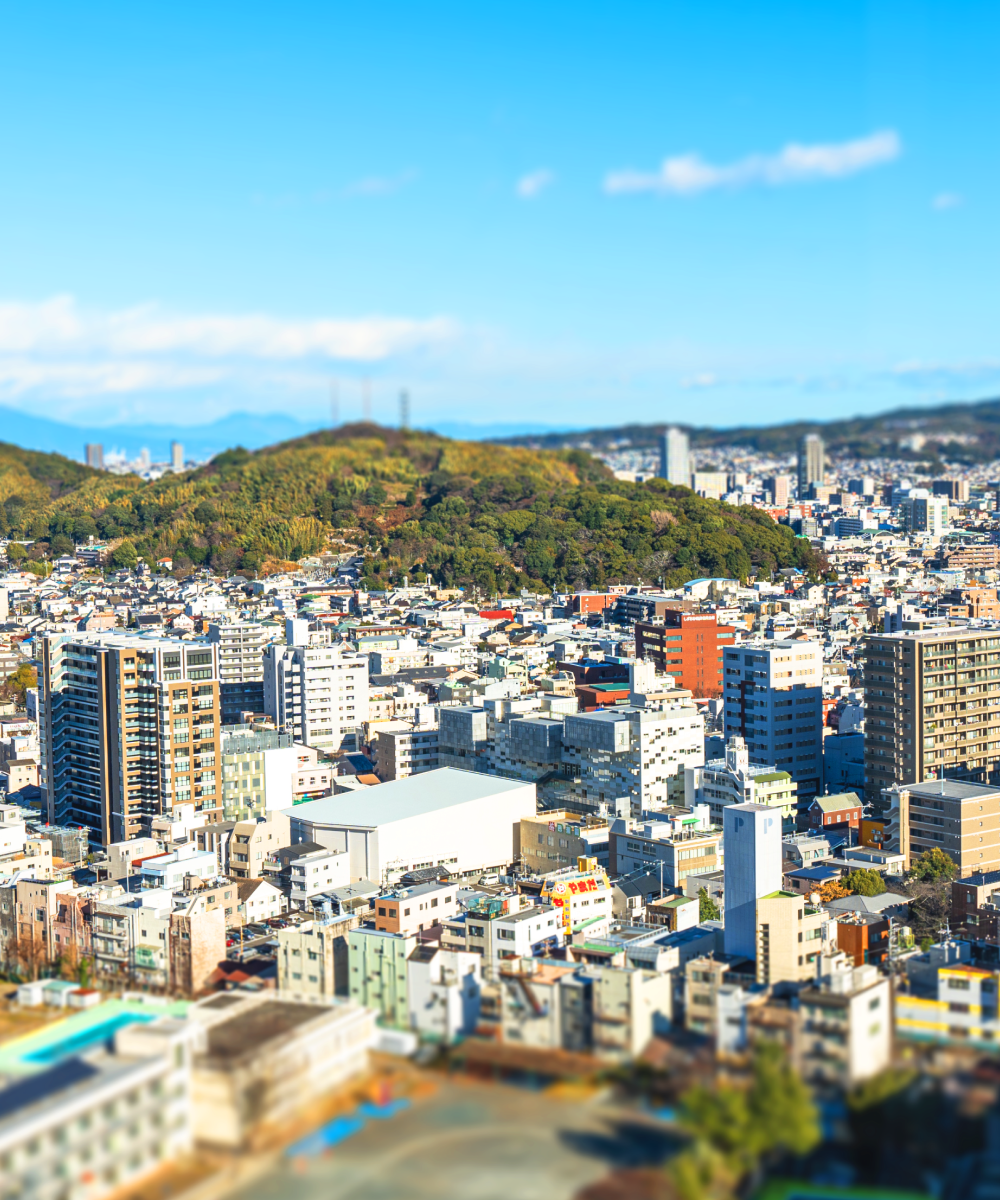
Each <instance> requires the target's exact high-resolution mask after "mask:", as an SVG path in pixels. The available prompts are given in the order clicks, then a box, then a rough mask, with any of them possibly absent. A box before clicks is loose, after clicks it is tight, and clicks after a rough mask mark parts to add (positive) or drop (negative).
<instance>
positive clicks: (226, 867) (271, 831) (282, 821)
mask: <svg viewBox="0 0 1000 1200" xmlns="http://www.w3.org/2000/svg"><path fill="white" fill-rule="evenodd" d="M290 836H291V835H290V834H289V821H288V814H287V813H284V812H281V811H280V810H278V809H274V810H272V811H271V812H269V813H267V814H266V815H264V816H260V817H251V818H250V819H249V820H246V821H220V822H218V823H217V824H214V825H207V826H205V828H204V829H199V830H198V831H197V839H198V849H199V850H213V851H214V852H215V856H216V861H217V862H218V865H219V874H220V875H228V876H229V877H231V878H232V879H236V880H244V879H260V878H262V877H263V875H264V864H265V863H266V862H267V859H268V856H269V855H271V854H273V853H274V852H275V851H276V850H278V849H280V848H281V847H282V846H287V845H289V843H290Z"/></svg>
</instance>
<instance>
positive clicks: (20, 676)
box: [0, 663, 38, 706]
mask: <svg viewBox="0 0 1000 1200" xmlns="http://www.w3.org/2000/svg"><path fill="white" fill-rule="evenodd" d="M36 687H38V672H37V671H36V670H35V668H34V667H33V666H32V665H31V664H30V663H21V665H20V666H19V667H18V668H17V670H16V671H13V672H11V674H10V675H8V676H7V679H6V681H5V682H4V684H3V687H2V688H0V691H2V692H3V693H4V695H5V696H7V697H8V698H10V699H13V700H16V701H17V703H18V704H19V705H22V706H23V704H24V694H25V692H26V691H27V690H28V688H36Z"/></svg>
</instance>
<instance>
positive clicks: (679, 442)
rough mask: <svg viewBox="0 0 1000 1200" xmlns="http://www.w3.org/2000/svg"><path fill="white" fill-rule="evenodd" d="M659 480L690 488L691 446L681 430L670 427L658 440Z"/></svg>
mask: <svg viewBox="0 0 1000 1200" xmlns="http://www.w3.org/2000/svg"><path fill="white" fill-rule="evenodd" d="M660 478H661V479H665V480H667V482H668V483H676V484H679V485H680V486H681V487H690V486H691V445H690V442H689V441H688V435H687V434H686V433H685V432H684V430H683V429H677V428H676V426H671V427H670V428H669V429H666V430H664V432H663V436H662V437H661V438H660Z"/></svg>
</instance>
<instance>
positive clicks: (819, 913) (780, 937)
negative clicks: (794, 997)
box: [757, 892, 830, 984]
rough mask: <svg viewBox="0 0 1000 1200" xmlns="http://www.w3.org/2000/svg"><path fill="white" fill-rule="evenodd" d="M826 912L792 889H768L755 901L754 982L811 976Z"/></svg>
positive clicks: (818, 952)
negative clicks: (766, 894)
mask: <svg viewBox="0 0 1000 1200" xmlns="http://www.w3.org/2000/svg"><path fill="white" fill-rule="evenodd" d="M829 919H830V918H829V916H828V915H827V913H826V912H824V911H823V910H822V909H817V908H812V907H811V906H810V905H808V904H807V903H806V902H805V899H804V898H803V897H802V896H799V895H797V894H796V893H795V892H772V893H771V894H770V895H769V896H761V897H760V899H759V900H758V901H757V982H758V983H763V984H768V983H789V982H804V981H806V980H809V979H812V978H814V976H815V974H816V961H817V959H818V958H819V956H820V954H821V953H822V949H823V931H824V927H825V926H826V924H827V923H828V921H829Z"/></svg>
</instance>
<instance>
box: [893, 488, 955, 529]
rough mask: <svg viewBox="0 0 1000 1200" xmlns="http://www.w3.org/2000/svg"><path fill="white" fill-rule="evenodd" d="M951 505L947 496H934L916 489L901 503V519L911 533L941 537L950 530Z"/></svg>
mask: <svg viewBox="0 0 1000 1200" xmlns="http://www.w3.org/2000/svg"><path fill="white" fill-rule="evenodd" d="M949 504H950V501H949V500H948V497H947V496H932V495H930V494H929V493H928V492H926V491H924V490H923V489H919V490H918V489H915V490H914V491H912V492H911V493H910V495H909V496H907V497H906V498H905V499H904V500H903V501H902V502H901V503H900V506H899V515H900V519H901V520H902V523H903V526H904V527H905V528H906V529H907V530H908V531H909V532H910V533H929V534H931V535H932V536H939V535H940V534H942V533H945V532H946V531H947V530H948V529H949V528H950V525H949V523H948V509H949Z"/></svg>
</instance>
